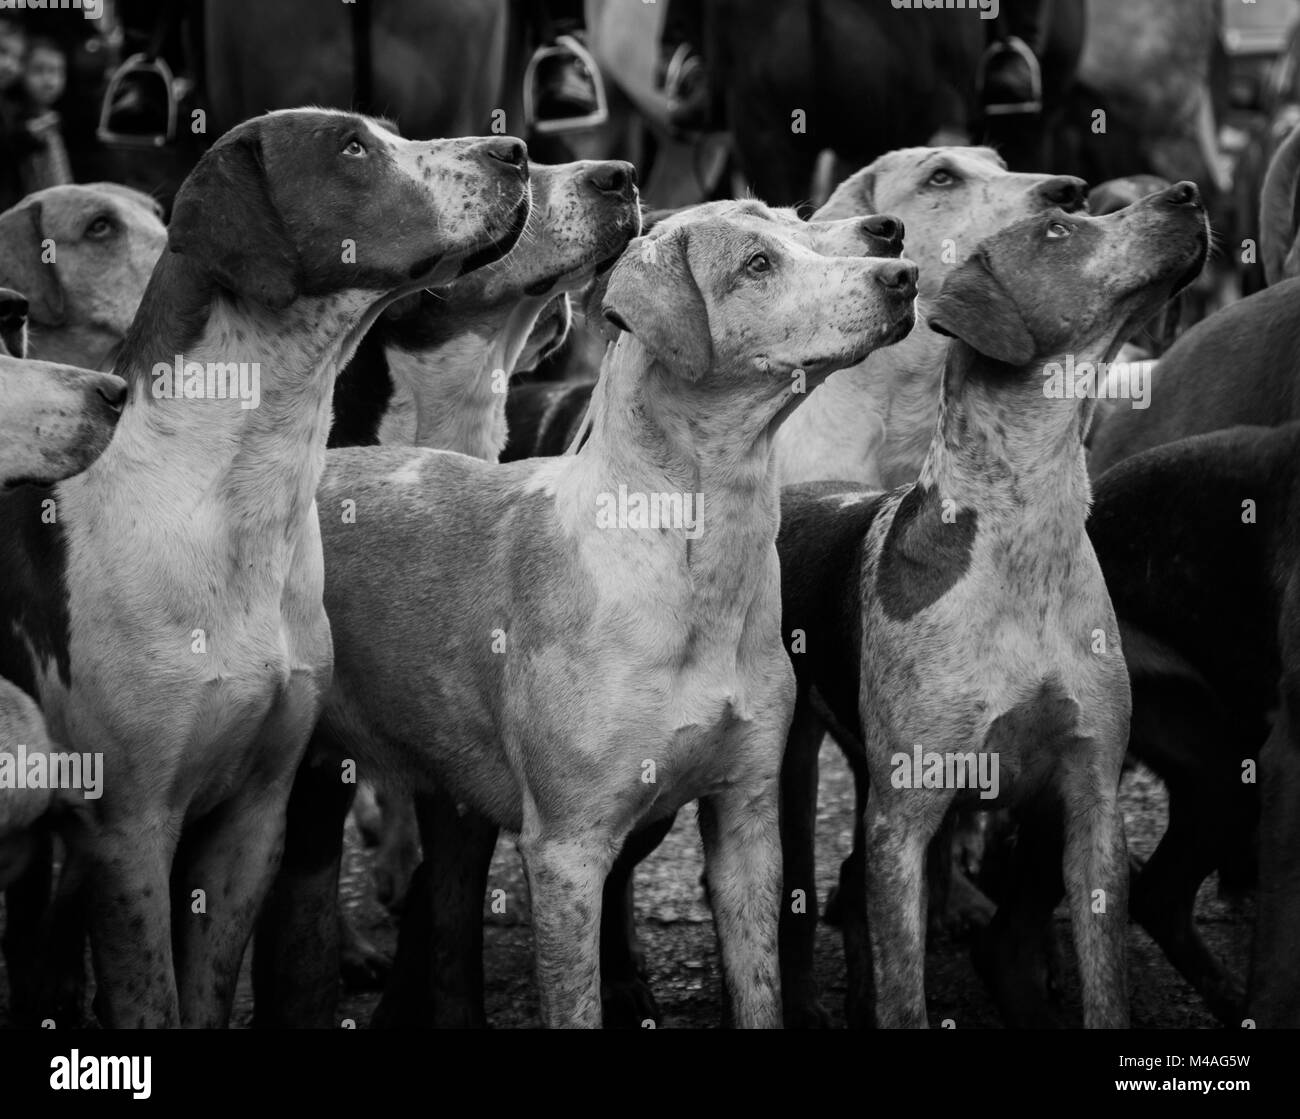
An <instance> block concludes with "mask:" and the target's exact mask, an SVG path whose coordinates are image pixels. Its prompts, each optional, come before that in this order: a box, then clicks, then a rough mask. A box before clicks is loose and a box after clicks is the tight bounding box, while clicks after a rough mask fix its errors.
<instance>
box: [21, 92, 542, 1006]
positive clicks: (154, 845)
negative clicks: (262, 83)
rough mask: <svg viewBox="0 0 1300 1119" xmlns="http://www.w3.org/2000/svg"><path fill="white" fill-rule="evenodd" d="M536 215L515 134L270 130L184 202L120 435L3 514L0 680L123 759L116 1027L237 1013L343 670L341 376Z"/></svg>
mask: <svg viewBox="0 0 1300 1119" xmlns="http://www.w3.org/2000/svg"><path fill="white" fill-rule="evenodd" d="M527 212H528V185H527V162H526V153H525V150H524V147H523V145H522V144H521V143H520V142H519V141H517V140H511V139H492V140H474V139H471V140H457V141H436V142H426V143H416V142H412V141H408V140H403V139H400V138H399V137H397V136H396V135H395V134H393V133H392V132H391V131H390V130H389V129H388V128H387V127H386V126H384V125H383V124H381V123H379V122H377V121H373V120H369V119H367V118H364V117H361V116H358V115H356V114H352V113H343V112H333V111H325V110H314V109H312V110H307V109H302V110H288V111H282V112H277V113H272V114H269V115H267V116H264V117H258V118H255V119H254V120H251V121H248V122H245V123H244V124H242V125H240V126H238V127H237V128H235V129H233V130H232V131H231V132H229V133H228V134H227V135H226V136H224V137H223V138H222V139H221V140H220V141H218V142H217V143H216V144H215V145H214V146H213V147H212V148H211V149H210V150H209V151H208V152H207V153H206V154H205V155H204V157H203V158H202V159H201V160H200V162H199V164H198V166H197V167H196V168H195V170H194V171H193V172H192V173H191V175H190V176H189V178H188V179H187V180H186V182H185V183H184V184H183V186H182V187H181V190H180V192H179V194H178V195H177V198H176V205H175V208H174V212H173V218H172V224H171V227H170V230H169V233H168V251H167V252H166V253H164V255H163V256H162V258H161V259H160V260H159V262H158V265H157V267H156V268H155V270H154V273H153V276H152V278H151V279H150V282H149V286H148V288H147V290H146V292H145V296H144V300H143V302H142V304H141V306H140V309H139V312H138V313H137V315H136V317H135V321H134V324H133V325H132V328H131V331H130V333H129V334H128V336H127V339H126V341H125V343H124V346H123V349H122V353H121V355H120V357H119V359H118V364H117V368H118V370H119V371H120V372H121V373H122V374H123V375H124V376H125V378H126V380H127V382H128V384H129V386H130V388H129V397H128V402H127V405H126V408H125V409H124V412H123V416H122V419H121V421H120V423H119V424H118V428H117V433H116V436H115V438H114V439H113V442H112V443H111V444H110V446H109V448H108V449H107V450H106V451H105V453H104V454H103V455H102V456H101V457H100V458H99V459H98V460H97V461H96V462H95V463H94V464H93V465H92V466H91V467H90V468H89V469H88V470H86V471H85V472H84V473H83V474H81V475H79V476H78V477H77V478H74V479H72V480H70V481H66V482H63V483H60V484H59V485H58V486H57V487H55V488H53V489H38V488H34V487H26V488H24V489H23V490H21V491H19V492H17V493H15V494H13V495H11V496H8V497H6V498H5V499H4V501H3V504H2V505H0V518H2V519H3V523H4V524H5V526H6V531H5V533H4V534H3V543H2V544H0V571H2V572H3V575H2V576H0V587H3V590H2V591H0V672H3V674H4V675H5V676H7V677H8V678H9V679H11V680H14V681H15V682H16V683H18V684H20V685H21V686H23V687H24V688H25V689H26V690H28V691H29V692H30V693H31V694H33V695H35V696H36V697H37V698H39V701H40V703H41V706H42V708H43V709H44V711H45V713H46V716H47V719H48V721H49V725H50V731H51V734H52V736H53V737H54V738H55V739H56V740H58V741H60V742H62V743H64V744H65V745H66V746H67V747H68V748H70V749H74V750H95V751H100V752H102V754H103V759H104V769H105V774H106V776H105V789H104V795H103V796H102V797H101V798H100V799H97V800H95V801H93V802H85V803H83V804H79V805H77V806H76V811H75V812H73V813H72V814H70V817H69V820H68V824H67V827H66V828H65V834H66V836H67V838H68V840H69V843H70V847H71V851H72V856H71V857H72V859H73V860H74V861H75V862H76V863H78V864H79V865H80V866H81V867H83V868H84V873H85V881H86V882H87V884H88V887H89V906H90V928H91V942H92V948H93V956H94V963H95V971H96V978H97V983H98V994H97V998H96V1005H97V1011H98V1013H99V1017H100V1018H101V1020H102V1021H103V1022H104V1023H105V1024H106V1025H108V1026H110V1027H120V1026H170V1025H175V1024H177V1023H180V1024H182V1025H186V1026H220V1025H223V1024H224V1023H225V1022H226V1021H227V1019H228V1016H229V1011H230V1005H231V1000H232V999H233V996H234V985H235V979H236V977H237V975H238V971H239V965H240V960H241V958H242V956H243V952H244V947H245V945H246V943H247V940H248V937H249V934H250V933H251V930H252V923H253V919H254V915H255V914H256V912H257V910H258V907H259V905H260V904H261V900H262V897H263V895H264V893H265V890H266V888H267V887H268V885H269V883H270V880H271V878H272V876H273V875H274V871H275V866H276V864H277V862H278V860H279V856H280V848H281V842H282V837H283V832H284V806H285V802H286V799H287V796H288V792H289V787H290V783H291V781H292V778H293V773H294V771H295V769H296V768H297V764H298V760H299V757H300V756H301V753H302V750H303V748H304V747H305V745H306V742H307V737H308V735H309V733H310V731H311V727H312V724H313V723H314V721H315V718H316V715H317V712H318V710H319V707H320V702H321V698H322V696H323V694H324V692H325V689H326V687H327V686H328V683H329V678H330V672H331V659H332V658H331V649H330V634H329V624H328V622H327V620H326V617H325V612H324V609H323V606H322V602H321V596H322V582H323V563H322V558H321V545H320V534H319V529H318V527H317V517H316V506H315V491H316V483H317V480H318V479H319V477H320V473H321V470H322V468H323V465H324V453H325V439H326V434H327V431H328V428H329V420H330V400H331V396H332V392H333V387H334V381H335V378H336V376H337V373H338V370H339V368H340V367H341V365H342V364H343V363H344V362H346V360H347V359H348V358H349V357H350V356H351V354H352V352H353V350H354V349H355V347H356V345H357V342H358V341H359V339H360V338H361V337H362V335H364V333H365V332H366V330H368V329H369V327H370V326H371V325H372V324H373V322H374V321H375V319H376V318H377V317H378V316H379V314H380V313H382V311H383V310H384V309H385V308H386V307H387V306H388V305H390V304H391V303H392V302H393V301H394V300H395V299H398V298H401V297H402V296H405V295H409V294H411V293H413V292H416V291H419V290H421V289H422V288H425V287H428V286H430V285H431V284H438V283H445V282H448V281H450V280H452V279H453V278H455V277H456V276H457V275H459V274H461V273H463V272H465V271H468V270H470V269H472V268H475V267H478V266H480V265H482V264H485V263H488V262H490V261H493V260H495V259H497V258H498V257H500V256H501V255H502V254H503V253H504V252H506V251H507V250H508V249H509V248H510V247H511V245H513V243H514V241H515V240H516V239H517V237H518V235H519V232H520V231H521V230H522V228H523V225H524V222H525V221H526V218H527ZM236 371H237V372H238V374H239V375H238V378H236V376H235V372H236ZM236 379H237V380H238V391H235V388H234V386H235V382H236ZM246 389H248V390H250V391H245V390H246ZM51 508H52V509H53V510H54V514H55V515H54V516H53V517H50V516H49V515H48V510H49V509H51ZM43 510H44V511H45V517H44V519H43V516H42V513H43ZM106 555H111V556H112V557H113V562H112V563H111V564H105V563H104V557H105V556H106Z"/></svg>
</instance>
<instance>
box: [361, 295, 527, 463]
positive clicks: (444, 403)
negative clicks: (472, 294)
mask: <svg viewBox="0 0 1300 1119" xmlns="http://www.w3.org/2000/svg"><path fill="white" fill-rule="evenodd" d="M545 306H546V300H545V299H543V298H525V299H521V300H518V301H514V302H511V303H508V304H506V305H504V306H502V307H501V308H500V309H499V310H497V311H495V312H494V313H493V314H492V315H491V317H490V318H488V319H487V321H484V322H480V323H477V324H476V325H475V327H474V329H472V330H466V331H463V332H461V333H459V334H457V335H456V337H454V338H452V339H451V340H450V341H448V342H446V343H444V344H443V345H441V346H439V347H438V348H437V349H435V350H434V351H432V352H428V351H423V352H421V351H416V350H407V349H403V348H401V347H399V346H396V345H390V346H386V347H385V353H386V356H387V359H388V369H389V372H390V374H391V375H392V378H393V398H392V402H391V404H390V406H389V408H388V411H387V412H385V414H384V419H383V423H382V424H381V426H380V429H379V441H380V442H381V443H384V444H399V445H413V446H416V447H428V448H430V449H432V450H438V451H459V452H460V453H461V454H464V455H472V456H473V457H474V458H480V459H486V460H487V461H489V462H496V461H497V459H498V458H500V457H501V451H502V449H503V448H504V447H505V445H506V393H505V391H504V389H505V386H506V382H507V380H508V378H509V376H510V374H511V373H513V372H514V368H515V364H516V363H517V362H518V361H519V355H520V354H521V353H522V352H523V349H524V346H525V345H526V344H527V342H528V335H529V334H530V333H531V332H532V329H533V327H534V325H536V323H537V320H538V318H539V317H540V315H541V313H542V310H543V309H544V308H545Z"/></svg>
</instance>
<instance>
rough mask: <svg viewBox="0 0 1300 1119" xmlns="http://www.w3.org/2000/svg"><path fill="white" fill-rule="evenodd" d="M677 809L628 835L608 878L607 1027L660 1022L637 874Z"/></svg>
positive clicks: (603, 955) (603, 993)
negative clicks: (639, 921)
mask: <svg viewBox="0 0 1300 1119" xmlns="http://www.w3.org/2000/svg"><path fill="white" fill-rule="evenodd" d="M676 818H677V815H676V813H674V814H673V815H671V816H667V817H665V818H664V819H662V820H656V821H655V822H654V823H653V824H649V825H647V826H646V827H644V828H638V829H637V830H636V831H634V832H633V833H632V834H631V835H630V836H628V838H627V842H626V843H624V844H623V850H622V851H620V852H619V856H618V858H617V859H615V860H614V865H613V867H612V868H611V869H610V872H609V877H608V878H607V879H606V880H605V894H604V902H603V903H602V906H601V918H600V1002H601V1007H602V1014H603V1016H604V1021H605V1028H606V1029H607V1030H608V1029H640V1028H641V1027H642V1026H644V1025H645V1023H646V1022H647V1021H651V1022H654V1023H655V1025H658V1024H659V1022H660V1014H659V1004H658V1003H657V1002H655V997H654V992H653V991H652V990H651V989H650V984H649V983H647V982H646V979H645V974H644V972H645V966H644V960H643V957H642V954H641V950H640V947H639V946H638V944H637V936H636V909H635V905H634V899H633V892H634V890H633V877H634V874H635V871H636V868H637V866H638V865H639V864H640V862H641V861H642V860H643V859H645V858H646V857H647V856H648V855H649V854H650V853H651V852H652V851H654V849H655V848H656V847H658V846H659V844H660V843H662V842H663V840H664V837H665V836H666V835H667V834H668V833H669V831H671V830H672V826H673V821H674V820H675V819H676Z"/></svg>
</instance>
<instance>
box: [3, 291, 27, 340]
mask: <svg viewBox="0 0 1300 1119" xmlns="http://www.w3.org/2000/svg"><path fill="white" fill-rule="evenodd" d="M26 321H27V299H26V297H25V296H22V295H19V294H18V293H17V292H16V291H10V290H8V289H7V288H6V289H4V290H0V326H2V327H4V328H5V329H6V330H15V329H17V328H18V327H20V326H22V325H23V323H24V322H26Z"/></svg>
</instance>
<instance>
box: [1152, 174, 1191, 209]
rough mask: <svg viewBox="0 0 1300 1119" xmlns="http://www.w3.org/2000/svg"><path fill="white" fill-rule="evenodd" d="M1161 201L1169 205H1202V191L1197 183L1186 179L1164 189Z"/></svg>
mask: <svg viewBox="0 0 1300 1119" xmlns="http://www.w3.org/2000/svg"><path fill="white" fill-rule="evenodd" d="M1160 201H1161V202H1164V203H1165V204H1166V205H1169V206H1200V204H1201V192H1200V190H1199V189H1197V186H1196V184H1195V183H1193V182H1188V180H1186V179H1184V180H1183V181H1182V182H1179V183H1174V185H1173V186H1171V187H1169V188H1168V189H1166V190H1165V191H1163V192H1162V194H1161V196H1160Z"/></svg>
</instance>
